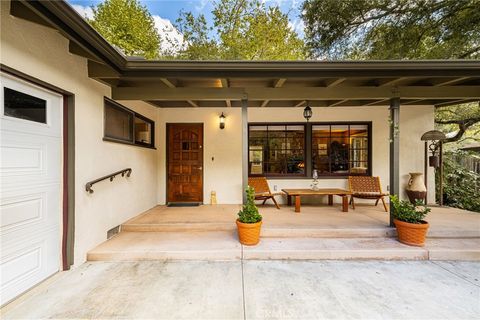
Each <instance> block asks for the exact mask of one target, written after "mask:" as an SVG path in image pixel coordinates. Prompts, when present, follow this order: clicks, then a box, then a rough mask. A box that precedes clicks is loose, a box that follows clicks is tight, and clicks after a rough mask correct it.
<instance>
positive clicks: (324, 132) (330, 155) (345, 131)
mask: <svg viewBox="0 0 480 320" xmlns="http://www.w3.org/2000/svg"><path fill="white" fill-rule="evenodd" d="M368 132H369V127H368V125H367V124H334V123H332V124H328V125H313V126H312V166H313V169H316V170H317V172H318V174H319V175H342V176H345V175H349V174H360V175H361V174H368V173H369V168H368V164H369V154H368V149H369V146H368V143H369V142H368V141H369V136H368Z"/></svg>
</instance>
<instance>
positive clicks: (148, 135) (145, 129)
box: [135, 116, 153, 147]
mask: <svg viewBox="0 0 480 320" xmlns="http://www.w3.org/2000/svg"><path fill="white" fill-rule="evenodd" d="M135 144H140V145H145V146H150V147H153V121H151V120H147V119H144V118H140V117H139V116H135Z"/></svg>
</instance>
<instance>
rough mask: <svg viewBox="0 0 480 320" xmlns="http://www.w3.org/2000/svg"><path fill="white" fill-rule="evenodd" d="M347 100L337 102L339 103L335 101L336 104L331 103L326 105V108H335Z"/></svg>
mask: <svg viewBox="0 0 480 320" xmlns="http://www.w3.org/2000/svg"><path fill="white" fill-rule="evenodd" d="M348 100H349V99H343V100H339V101H336V102H332V103H329V104H327V107H335V106H338V105H339V104H342V103H345V102H347V101H348Z"/></svg>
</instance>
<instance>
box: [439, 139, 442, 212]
mask: <svg viewBox="0 0 480 320" xmlns="http://www.w3.org/2000/svg"><path fill="white" fill-rule="evenodd" d="M438 143H439V144H440V151H439V152H440V161H439V162H440V167H439V168H438V169H439V170H440V173H439V180H440V181H439V183H440V187H439V192H440V194H439V195H438V202H439V203H438V204H439V205H440V207H441V206H443V141H439V142H438Z"/></svg>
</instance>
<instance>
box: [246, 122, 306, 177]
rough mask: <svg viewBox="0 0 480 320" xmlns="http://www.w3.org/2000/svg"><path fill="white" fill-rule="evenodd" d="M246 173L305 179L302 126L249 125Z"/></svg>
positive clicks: (303, 131) (303, 130)
mask: <svg viewBox="0 0 480 320" xmlns="http://www.w3.org/2000/svg"><path fill="white" fill-rule="evenodd" d="M249 173H250V174H252V175H267V176H268V175H270V176H282V175H305V126H303V125H264V126H261V125H251V126H250V127H249Z"/></svg>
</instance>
